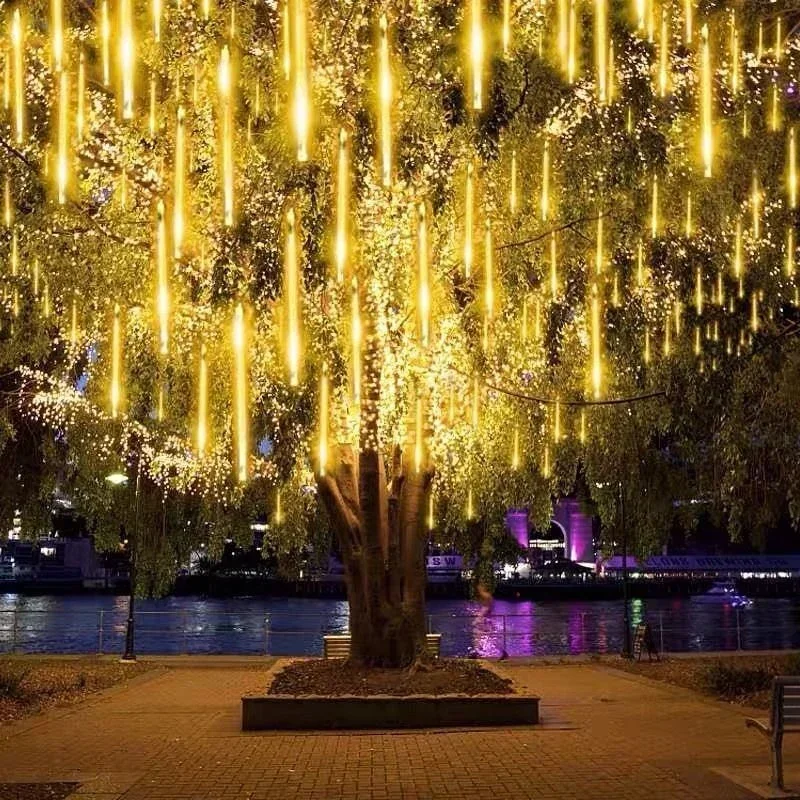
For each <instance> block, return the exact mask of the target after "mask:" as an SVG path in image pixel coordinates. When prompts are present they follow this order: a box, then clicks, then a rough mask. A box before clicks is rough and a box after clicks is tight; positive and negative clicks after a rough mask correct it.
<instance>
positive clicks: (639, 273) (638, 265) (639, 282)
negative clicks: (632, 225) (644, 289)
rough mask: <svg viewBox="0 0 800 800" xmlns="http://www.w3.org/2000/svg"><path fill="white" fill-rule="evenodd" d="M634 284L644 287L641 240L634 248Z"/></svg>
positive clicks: (642, 245)
mask: <svg viewBox="0 0 800 800" xmlns="http://www.w3.org/2000/svg"><path fill="white" fill-rule="evenodd" d="M636 283H637V285H638V286H644V243H643V242H642V240H641V239H640V240H639V244H638V245H637V246H636Z"/></svg>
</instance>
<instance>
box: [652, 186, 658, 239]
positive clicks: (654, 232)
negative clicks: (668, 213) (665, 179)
mask: <svg viewBox="0 0 800 800" xmlns="http://www.w3.org/2000/svg"><path fill="white" fill-rule="evenodd" d="M650 235H651V236H652V237H653V238H654V239H655V238H656V237H657V236H658V175H653V189H652V196H651V205H650Z"/></svg>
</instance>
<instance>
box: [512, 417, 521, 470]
mask: <svg viewBox="0 0 800 800" xmlns="http://www.w3.org/2000/svg"><path fill="white" fill-rule="evenodd" d="M511 469H514V470H517V469H519V423H518V422H515V423H514V438H513V442H512V446H511Z"/></svg>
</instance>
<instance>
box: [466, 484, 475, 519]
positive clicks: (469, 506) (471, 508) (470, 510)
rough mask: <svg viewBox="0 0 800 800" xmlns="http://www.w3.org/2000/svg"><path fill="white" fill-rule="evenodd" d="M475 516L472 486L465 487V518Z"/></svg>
mask: <svg viewBox="0 0 800 800" xmlns="http://www.w3.org/2000/svg"><path fill="white" fill-rule="evenodd" d="M474 516H475V503H474V501H473V497H472V487H471V486H470V487H469V489H467V519H472V518H473V517H474Z"/></svg>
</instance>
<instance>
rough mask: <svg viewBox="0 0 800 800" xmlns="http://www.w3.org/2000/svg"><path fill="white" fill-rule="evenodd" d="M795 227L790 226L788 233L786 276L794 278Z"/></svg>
mask: <svg viewBox="0 0 800 800" xmlns="http://www.w3.org/2000/svg"><path fill="white" fill-rule="evenodd" d="M794 251H795V246H794V227H793V226H792V225H790V226H789V229H788V230H787V231H786V275H787V276H788V277H790V278H791V277H793V276H794Z"/></svg>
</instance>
